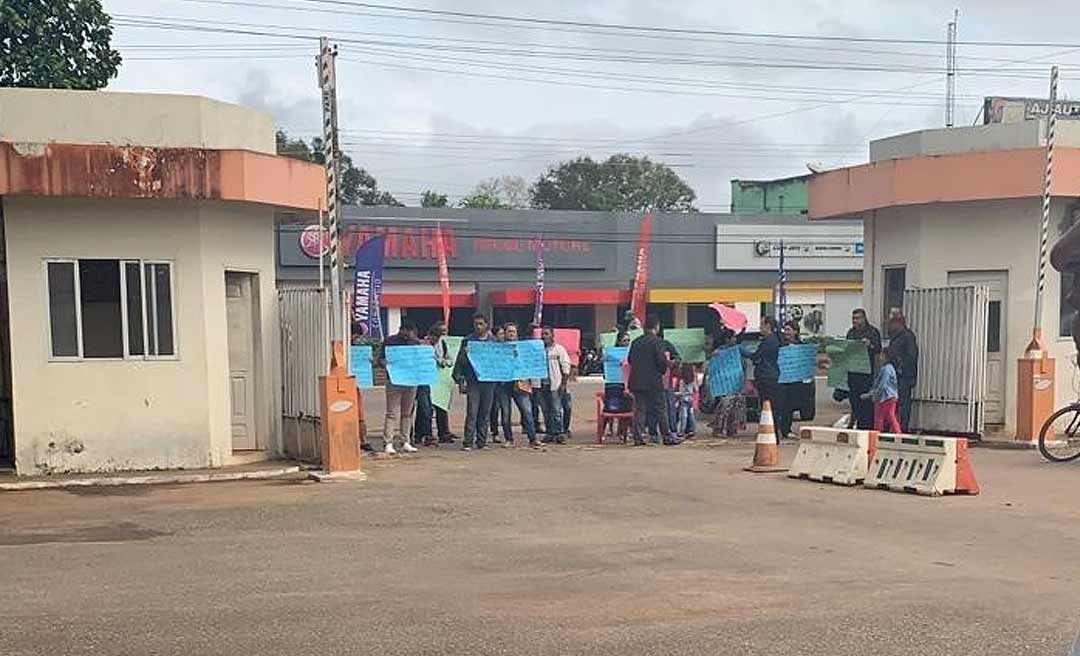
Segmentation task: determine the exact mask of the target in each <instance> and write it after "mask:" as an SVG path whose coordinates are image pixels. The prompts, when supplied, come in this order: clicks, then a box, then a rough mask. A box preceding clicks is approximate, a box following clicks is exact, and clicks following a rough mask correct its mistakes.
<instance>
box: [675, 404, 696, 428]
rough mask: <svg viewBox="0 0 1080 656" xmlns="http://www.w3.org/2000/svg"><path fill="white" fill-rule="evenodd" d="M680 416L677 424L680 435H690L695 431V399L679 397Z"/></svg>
mask: <svg viewBox="0 0 1080 656" xmlns="http://www.w3.org/2000/svg"><path fill="white" fill-rule="evenodd" d="M678 406H679V417H678V422H677V423H676V424H675V426H676V431H675V432H677V433H678V434H680V435H690V434H692V433H693V432H694V428H695V426H694V400H693V399H692V398H691V399H679V401H678Z"/></svg>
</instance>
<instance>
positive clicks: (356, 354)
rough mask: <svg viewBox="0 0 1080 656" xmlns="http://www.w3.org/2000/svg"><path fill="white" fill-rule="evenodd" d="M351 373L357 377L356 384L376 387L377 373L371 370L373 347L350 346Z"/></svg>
mask: <svg viewBox="0 0 1080 656" xmlns="http://www.w3.org/2000/svg"><path fill="white" fill-rule="evenodd" d="M349 373H350V374H352V375H353V376H355V377H356V386H357V387H362V388H368V387H375V375H374V373H373V372H372V370H371V347H370V346H350V347H349Z"/></svg>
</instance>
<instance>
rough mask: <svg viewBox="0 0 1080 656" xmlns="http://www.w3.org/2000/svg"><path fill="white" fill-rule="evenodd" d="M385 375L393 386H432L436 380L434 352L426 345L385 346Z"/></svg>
mask: <svg viewBox="0 0 1080 656" xmlns="http://www.w3.org/2000/svg"><path fill="white" fill-rule="evenodd" d="M385 350H386V373H387V374H388V375H389V376H390V382H391V383H393V384H394V385H402V386H405V387H415V386H417V385H434V384H435V382H436V381H437V380H438V377H439V376H438V372H437V371H436V369H435V350H434V349H432V348H431V346H430V345H428V344H418V345H416V346H387V347H386V349H385Z"/></svg>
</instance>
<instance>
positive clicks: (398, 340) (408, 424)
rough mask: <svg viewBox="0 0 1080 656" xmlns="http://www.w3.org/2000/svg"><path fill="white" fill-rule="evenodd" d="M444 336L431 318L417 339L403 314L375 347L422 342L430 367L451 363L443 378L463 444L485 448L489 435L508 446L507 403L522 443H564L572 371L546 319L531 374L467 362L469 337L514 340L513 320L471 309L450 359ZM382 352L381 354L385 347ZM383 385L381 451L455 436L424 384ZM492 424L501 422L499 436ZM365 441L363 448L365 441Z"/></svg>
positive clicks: (446, 415) (411, 449) (530, 330)
mask: <svg viewBox="0 0 1080 656" xmlns="http://www.w3.org/2000/svg"><path fill="white" fill-rule="evenodd" d="M535 328H536V327H535V326H533V325H531V324H530V325H529V326H527V327H526V335H528V336H531V335H532V334H533V333H534V331H535ZM445 337H446V324H445V323H444V322H442V321H438V322H436V323H435V324H433V325H432V327H431V329H430V331H429V332H428V335H427V336H426V337H425V338H424V340H423V342H421V341H420V339H419V337H418V335H417V328H416V324H415V323H413V322H412V321H411V320H408V319H405V320H402V322H401V325H400V327H399V328H398V332H397V333H396V334H394V335H391V336H390V337H388V338H387V339H386V340H385V341H384V342H383V346H384V347H386V346H410V345H418V344H421V343H424V344H429V345H430V346H431V347H432V349H433V351H434V355H435V364H436V367H438V368H440V369H451V372H452V373H451V377H452V378H453V380H454V382H455V383H456V384H457V386H458V390H459V391H460V392H461V394H462V395H463V396H464V397H465V404H466V405H465V427H464V436H463V437H461V438H460V439H461V449H462V450H463V451H471V450H473V449H485V448H487V446H488V441H489V439H490V441H491V442H493V443H502V444H503V445H504V446H513V444H514V432H513V425H514V422H513V408H515V407H516V408H517V411H518V417H519V422H518V423H519V424H520V426H521V428H522V430H523V431H524V432H525V436H526V438H527V439H528V444H529V446H530V447H532V448H534V449H537V448H541V444H543V443H552V442H553V443H557V444H565V443H566V438H567V435H568V433H569V432H570V422H571V418H572V416H571V415H572V412H573V402H572V397H571V395H570V391H569V385H568V383H569V382H570V380H571V378H572V376H573V368H572V367H571V363H570V354H569V353H568V352H567V350H566V348H565V347H564V346H562V345H561V344H559V343H557V342H556V341H555V331H554V330H553V329H552V328H551V327H550V326H544V327H542V328H541V329H540V339H541V340H542V341H543V342H544V352H545V355H546V358H547V373H548V375H547V377H546V378H543V379H539V380H537V379H523V380H515V381H508V382H488V381H481V380H480V379H479V377H478V376H477V375H476V371H475V370H474V369H473V366H472V363H471V362H470V361H469V356H468V349H469V343H470V342H487V341H505V342H515V341H517V340H519V339H521V338H522V337H521V335H520V332H519V329H518V325H517V324H516V323H515V322H512V321H511V322H507V323H505V324H503V325H502V326H499V327H498V328H497V329H495V330H493V329H492V326H491V324H490V322H488V319H487V317H486V316H484V315H483V314H477V315H475V316H474V317H473V332H472V333H470V334H469V335H468V336H467V337H465V338H464V340H463V341H462V344H461V348H460V349H459V350H458V353H457V357H456V358H452V357H451V355H450V348H449V346H448V344H447V343H446V340H445V339H444V338H445ZM528 338H529V337H526V339H528ZM383 352H384V353H385V349H384V351H383ZM380 364H382V366H384V367H385V366H386V361H385V357H383V358H381V359H380ZM385 392H386V411H385V415H384V418H383V450H384V451H385V452H386V453H389V454H394V453H397V447H396V446H395V444H400V445H401V449H402V450H403V451H405V452H407V453H414V452H416V451H417V450H418V449H417V444H422V445H424V446H436V445H438V444H447V443H454V442H457V440H458V439H459V438H458V436H457V435H455V434H454V433H453V432H451V430H450V417H449V412H448V410H447V409H444V408H440V407H438V406H435V405H434V404H433V403H432V398H431V387H430V386H428V385H420V386H417V387H413V386H405V385H395V384H393V383H391V382H390V381H387V383H386V386H385ZM414 407H415V416H414ZM433 414H434V417H435V429H436V431H435V432H434V433H433V432H432V415H433ZM541 417H542V419H543V421H541ZM541 426H542V427H543V429H544V436H543V437H542V438H541V437H540V436H539V430H540V428H541ZM500 429H502V436H501V437H500V435H499V430H500ZM365 448H370V447H367V445H366V444H365Z"/></svg>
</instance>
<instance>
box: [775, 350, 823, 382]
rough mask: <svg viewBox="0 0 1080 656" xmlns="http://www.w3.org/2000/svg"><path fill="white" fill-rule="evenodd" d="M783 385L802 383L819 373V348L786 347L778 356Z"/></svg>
mask: <svg viewBox="0 0 1080 656" xmlns="http://www.w3.org/2000/svg"><path fill="white" fill-rule="evenodd" d="M776 360H777V364H779V365H780V382H781V383H801V382H803V381H804V380H809V379H811V378H813V377H814V374H816V373H817V346H816V345H814V344H792V345H791V346H784V347H782V348H781V349H780V352H779V353H778V355H777V358H776Z"/></svg>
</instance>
